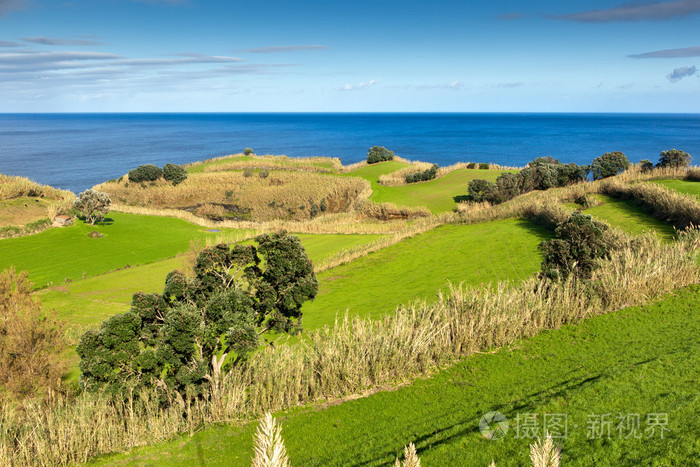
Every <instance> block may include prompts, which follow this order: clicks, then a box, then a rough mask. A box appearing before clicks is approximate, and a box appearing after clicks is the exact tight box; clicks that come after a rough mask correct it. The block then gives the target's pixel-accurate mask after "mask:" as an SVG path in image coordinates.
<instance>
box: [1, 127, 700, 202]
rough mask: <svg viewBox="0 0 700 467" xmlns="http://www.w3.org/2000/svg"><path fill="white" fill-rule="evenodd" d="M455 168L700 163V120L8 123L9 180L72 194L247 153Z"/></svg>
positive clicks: (4, 155)
mask: <svg viewBox="0 0 700 467" xmlns="http://www.w3.org/2000/svg"><path fill="white" fill-rule="evenodd" d="M374 145H380V146H386V147H388V148H390V149H392V150H394V151H395V152H396V154H397V155H400V156H403V157H406V158H408V159H419V160H424V161H430V162H437V163H438V164H440V165H449V164H452V163H454V162H458V161H476V162H495V163H498V164H502V165H516V166H520V165H524V164H526V163H527V162H529V161H530V160H532V159H533V158H535V157H538V156H547V155H549V156H553V157H556V158H558V159H559V160H561V161H562V162H576V163H578V164H587V163H590V161H591V160H592V159H593V158H595V157H597V156H599V155H601V154H603V153H605V152H608V151H622V152H624V153H625V154H627V156H628V157H629V159H630V160H632V161H635V162H636V161H639V160H640V159H650V160H652V161H654V162H655V161H656V160H657V159H658V155H659V152H661V151H662V150H665V149H671V148H678V149H683V150H685V151H687V152H689V153H690V154H695V155H696V157H700V114H694V115H634V114H633V115H630V114H624V115H612V114H604V115H595V114H31V115H27V114H22V115H16V114H4V115H2V114H0V173H4V174H11V175H23V176H26V177H29V178H31V179H34V180H36V181H38V182H41V183H46V184H49V185H53V186H56V187H60V188H66V189H69V190H71V191H73V192H79V191H82V190H84V189H86V188H89V187H91V186H93V185H95V184H97V183H100V182H103V181H105V180H109V179H112V178H116V177H118V176H121V175H123V174H125V173H126V172H127V171H129V170H130V169H132V168H134V167H136V166H138V165H140V164H144V163H154V164H157V165H160V166H162V165H163V164H165V163H167V162H172V163H179V164H182V163H186V162H192V161H196V160H201V159H205V158H208V157H214V156H221V155H226V154H232V153H237V152H241V151H242V150H243V149H244V148H245V147H252V148H253V149H255V151H256V153H257V154H286V155H288V156H332V157H340V158H341V159H342V161H343V163H345V164H348V163H352V162H357V161H359V160H362V159H364V158H365V157H366V154H367V149H368V148H369V147H370V146H374Z"/></svg>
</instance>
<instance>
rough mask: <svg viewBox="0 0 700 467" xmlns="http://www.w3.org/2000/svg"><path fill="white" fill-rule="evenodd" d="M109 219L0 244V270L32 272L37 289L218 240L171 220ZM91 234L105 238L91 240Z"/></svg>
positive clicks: (127, 216)
mask: <svg viewBox="0 0 700 467" xmlns="http://www.w3.org/2000/svg"><path fill="white" fill-rule="evenodd" d="M108 219H110V220H109V221H108V222H105V223H104V224H102V225H94V226H92V225H89V224H85V223H83V222H82V221H77V222H76V223H75V224H74V225H72V226H69V227H62V228H56V229H49V230H47V231H45V232H42V233H40V234H37V235H33V236H30V237H22V238H10V239H5V240H0V269H6V268H8V267H9V266H10V265H14V266H15V268H17V270H26V271H29V278H30V279H31V280H32V282H34V285H35V286H37V287H46V286H47V285H50V284H60V283H62V282H66V279H69V280H71V281H73V280H76V279H80V278H82V277H83V275H86V276H94V275H96V274H102V273H105V272H107V271H111V270H114V269H118V268H123V267H125V266H127V265H132V266H133V265H137V264H147V263H152V262H154V261H158V260H162V259H164V258H168V257H172V256H175V254H176V253H178V252H180V251H184V250H187V248H189V242H190V240H192V239H196V238H199V239H205V238H207V237H211V236H214V235H216V234H215V233H209V232H206V231H205V230H204V229H203V228H201V227H199V226H196V225H193V224H190V223H188V222H185V221H182V220H180V219H172V218H167V217H155V216H138V215H132V214H123V213H117V212H113V213H110V214H109V216H108ZM93 231H97V232H99V233H101V234H103V235H104V237H101V238H90V237H88V234H89V233H90V232H93Z"/></svg>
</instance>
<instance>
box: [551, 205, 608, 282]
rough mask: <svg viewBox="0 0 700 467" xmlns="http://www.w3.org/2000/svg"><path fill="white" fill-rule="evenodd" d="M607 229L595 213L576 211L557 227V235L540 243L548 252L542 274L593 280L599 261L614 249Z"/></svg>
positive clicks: (555, 277)
mask: <svg viewBox="0 0 700 467" xmlns="http://www.w3.org/2000/svg"><path fill="white" fill-rule="evenodd" d="M607 228H608V226H607V225H605V224H603V223H600V222H597V221H594V220H593V218H592V217H591V216H589V215H586V214H583V213H581V212H580V211H574V212H573V213H572V214H571V217H569V218H568V219H567V220H566V221H564V222H562V223H561V224H559V226H558V227H557V228H556V230H555V232H556V235H557V238H555V239H552V240H547V241H544V242H542V243H540V245H539V249H540V250H541V251H542V252H543V254H544V261H542V265H541V269H542V272H541V273H540V274H541V276H542V277H547V278H549V279H552V280H566V279H567V278H568V277H569V276H571V275H574V276H575V277H577V278H582V279H589V278H590V277H591V274H592V273H593V270H594V269H595V268H596V267H597V262H598V260H599V259H600V258H603V257H605V256H607V254H608V252H609V250H610V245H608V243H607V242H606V240H605V237H604V235H603V232H604V231H605V230H607Z"/></svg>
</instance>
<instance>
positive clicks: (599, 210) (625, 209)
mask: <svg viewBox="0 0 700 467" xmlns="http://www.w3.org/2000/svg"><path fill="white" fill-rule="evenodd" d="M595 197H596V199H598V200H599V201H601V202H602V203H603V204H600V205H598V206H593V207H591V208H588V209H584V210H583V212H585V213H586V214H590V215H592V216H593V217H595V218H597V219H599V220H601V221H603V222H605V223H606V224H609V225H611V226H613V227H619V228H621V229H622V230H623V231H624V232H626V233H628V234H630V235H641V234H644V233H647V232H651V233H655V234H657V235H658V236H659V237H660V238H662V239H664V240H673V239H674V238H675V237H676V230H675V229H674V228H673V226H672V225H671V224H669V223H667V222H664V221H662V220H659V219H657V218H655V217H653V216H652V215H650V214H648V213H647V212H646V211H645V210H644V208H642V207H641V206H638V205H636V204H634V203H633V202H632V201H629V200H621V199H617V198H613V197H612V196H607V195H601V194H596V195H595Z"/></svg>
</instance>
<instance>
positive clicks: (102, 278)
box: [38, 234, 382, 328]
mask: <svg viewBox="0 0 700 467" xmlns="http://www.w3.org/2000/svg"><path fill="white" fill-rule="evenodd" d="M381 237H382V236H381V235H309V234H301V235H299V238H300V239H301V241H302V243H303V245H304V247H305V248H306V252H307V254H308V255H309V257H310V258H311V259H312V261H314V263H316V264H318V263H319V262H322V261H323V260H325V259H327V258H329V257H331V256H333V255H335V254H336V253H338V252H339V251H342V250H346V249H350V248H352V247H354V246H358V245H364V244H367V243H371V242H373V241H376V240H378V239H379V238H381ZM181 267H182V262H181V261H180V260H179V259H178V258H168V259H165V260H161V261H157V262H154V263H151V264H145V265H141V266H135V267H130V268H127V269H121V270H118V271H112V272H108V273H106V274H101V275H97V276H94V277H88V278H86V279H82V280H77V281H74V282H71V283H67V284H63V285H61V286H58V287H51V288H48V289H45V290H42V291H40V292H39V293H38V295H39V297H40V298H41V301H42V304H43V305H44V308H46V309H50V310H55V311H56V316H57V317H58V318H59V319H62V320H65V321H67V322H68V323H69V325H77V326H78V327H79V328H83V327H89V326H96V325H98V324H99V323H101V322H102V321H103V320H105V319H107V318H109V317H110V316H113V315H115V314H118V313H124V312H126V311H128V309H129V306H130V304H131V297H132V295H133V294H134V293H136V292H146V293H154V292H162V290H163V286H164V284H165V277H166V276H167V275H168V273H169V272H170V271H172V270H174V269H178V268H181Z"/></svg>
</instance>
